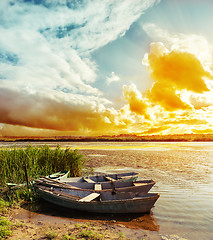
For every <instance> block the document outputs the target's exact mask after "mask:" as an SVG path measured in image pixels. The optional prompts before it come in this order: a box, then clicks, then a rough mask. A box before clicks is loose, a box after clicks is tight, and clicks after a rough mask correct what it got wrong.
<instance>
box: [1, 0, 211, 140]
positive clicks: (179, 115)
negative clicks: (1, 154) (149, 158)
mask: <svg viewBox="0 0 213 240" xmlns="http://www.w3.org/2000/svg"><path fill="white" fill-rule="evenodd" d="M212 10H213V2H212V1H210V0H202V1H201V0H186V1H177V0H176V1H175V0H161V1H160V0H132V1H129V0H116V1H113V0H106V1H98V0H87V1H86V0H85V1H84V0H79V1H78V0H60V1H50V0H25V1H24V0H11V1H9V0H1V2H0V33H1V34H0V135H2V136H10V135H16V136H17V135H24V136H25V135H26V136H27V135H29V136H31V135H32V136H37V135H45V136H46V135H51V136H52V135H102V134H113V135H114V134H121V133H133V134H139V135H144V134H175V133H212V129H213V121H212V117H213V97H212V89H213V87H212V86H213V85H212V63H213V51H212V49H213V48H212V41H213V36H212V35H213V34H212V33H211V26H212V23H213V16H212ZM168 66H170V68H169V73H168V74H167V69H168ZM159 89H160V90H159Z"/></svg>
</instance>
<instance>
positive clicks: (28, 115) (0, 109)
mask: <svg viewBox="0 0 213 240" xmlns="http://www.w3.org/2000/svg"><path fill="white" fill-rule="evenodd" d="M0 102H1V104H0V122H1V123H5V124H11V125H19V126H26V127H30V128H38V129H52V130H59V131H81V132H83V131H91V130H93V131H97V130H99V129H103V130H106V129H108V130H109V129H111V128H112V129H113V128H114V127H116V126H115V125H116V124H114V123H109V122H107V121H106V120H105V115H104V114H105V112H106V109H100V110H99V109H98V106H94V104H89V103H86V102H82V103H81V102H80V103H78V104H74V103H72V102H68V101H64V102H60V101H58V100H56V99H49V98H47V97H44V96H37V95H29V94H26V93H23V92H22V93H21V92H20V93H19V92H16V91H12V90H7V89H0Z"/></svg>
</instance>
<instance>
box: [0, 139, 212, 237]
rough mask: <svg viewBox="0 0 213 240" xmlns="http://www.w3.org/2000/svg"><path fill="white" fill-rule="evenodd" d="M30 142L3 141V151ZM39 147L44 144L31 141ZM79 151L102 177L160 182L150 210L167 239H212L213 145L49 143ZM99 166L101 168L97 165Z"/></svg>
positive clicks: (155, 190) (199, 143)
mask: <svg viewBox="0 0 213 240" xmlns="http://www.w3.org/2000/svg"><path fill="white" fill-rule="evenodd" d="M27 144H29V143H23V142H16V143H7V142H1V143H0V147H13V146H15V145H16V147H24V146H26V145H27ZM31 144H32V145H36V146H40V145H43V144H44V143H42V142H32V143H31ZM45 144H48V145H50V146H51V147H55V146H56V145H57V144H59V145H60V146H61V147H64V148H67V147H69V148H71V149H79V151H80V152H82V153H84V154H85V155H86V156H88V157H89V158H90V159H91V160H90V161H91V162H92V161H94V162H95V163H96V164H94V166H96V168H95V170H96V171H98V172H111V171H115V170H116V171H120V170H128V171H129V170H131V171H132V170H134V171H138V172H139V173H140V178H141V179H144V178H148V179H154V180H156V182H157V183H156V185H155V186H154V187H153V188H152V190H151V191H152V192H158V193H160V198H159V199H158V201H157V202H156V204H155V207H154V208H153V209H152V212H153V215H154V218H155V219H156V221H157V224H158V225H159V234H160V235H161V236H165V238H164V239H189V240H195V239H199V240H210V239H213V143H212V142H46V143H45ZM97 163H100V164H97Z"/></svg>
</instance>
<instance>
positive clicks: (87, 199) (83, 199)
mask: <svg viewBox="0 0 213 240" xmlns="http://www.w3.org/2000/svg"><path fill="white" fill-rule="evenodd" d="M98 196H100V193H91V194H89V195H87V196H86V197H83V198H81V199H80V200H79V202H91V201H92V200H94V199H95V198H97V197H98Z"/></svg>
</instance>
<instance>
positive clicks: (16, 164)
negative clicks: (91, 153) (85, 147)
mask: <svg viewBox="0 0 213 240" xmlns="http://www.w3.org/2000/svg"><path fill="white" fill-rule="evenodd" d="M84 162H85V159H84V156H83V155H81V154H79V153H78V150H70V149H69V148H67V149H65V150H63V149H61V147H60V146H59V145H58V146H57V147H56V148H55V149H50V147H49V146H48V145H44V146H41V147H33V146H31V145H29V146H27V148H26V149H22V148H16V147H15V148H13V149H1V150H0V172H1V173H2V174H1V175H0V182H1V183H2V184H6V183H7V182H12V183H23V182H24V181H25V180H26V178H25V170H24V166H26V168H27V172H28V176H29V177H30V178H31V179H36V178H38V177H39V176H46V175H49V174H52V173H54V172H58V171H62V170H69V171H70V174H71V176H72V177H75V176H79V175H80V174H81V171H82V167H83V165H84Z"/></svg>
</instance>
